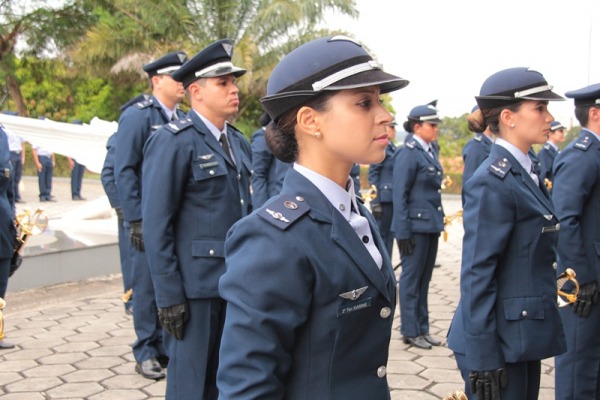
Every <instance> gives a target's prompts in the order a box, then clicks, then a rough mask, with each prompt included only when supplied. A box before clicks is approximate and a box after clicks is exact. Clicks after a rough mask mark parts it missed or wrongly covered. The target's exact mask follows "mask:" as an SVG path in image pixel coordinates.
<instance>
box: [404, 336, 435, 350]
mask: <svg viewBox="0 0 600 400" xmlns="http://www.w3.org/2000/svg"><path fill="white" fill-rule="evenodd" d="M404 343H406V344H410V345H411V346H415V347H418V348H420V349H425V350H429V349H431V345H430V344H429V343H428V342H427V341H426V340H425V339H423V336H416V337H404Z"/></svg>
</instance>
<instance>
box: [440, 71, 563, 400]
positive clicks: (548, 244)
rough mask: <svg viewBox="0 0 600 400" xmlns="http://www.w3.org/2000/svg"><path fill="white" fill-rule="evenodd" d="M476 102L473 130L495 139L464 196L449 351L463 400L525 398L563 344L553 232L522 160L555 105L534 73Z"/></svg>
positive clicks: (539, 186) (549, 209) (543, 196)
mask: <svg viewBox="0 0 600 400" xmlns="http://www.w3.org/2000/svg"><path fill="white" fill-rule="evenodd" d="M476 100H477V104H478V105H479V107H480V111H478V113H479V118H477V120H478V121H479V126H475V128H476V130H478V131H480V132H481V131H483V130H484V129H485V128H486V127H487V126H489V128H490V130H491V131H492V133H493V134H494V135H495V136H496V141H495V142H494V144H493V145H492V148H491V152H490V156H489V158H487V159H486V160H485V161H484V162H483V164H481V166H480V167H479V168H478V169H477V170H476V171H475V174H474V175H473V176H472V177H471V178H470V179H469V180H468V181H467V182H466V183H465V186H464V188H463V196H464V199H465V203H464V214H463V219H464V228H465V234H464V238H463V252H462V269H461V280H460V295H461V297H460V302H459V304H458V307H457V310H456V314H455V315H454V319H453V321H452V325H451V327H450V330H449V334H448V345H449V347H450V348H451V349H452V350H453V351H454V355H455V358H456V361H457V364H458V367H459V368H460V371H461V374H462V376H463V379H464V381H465V392H466V393H467V396H468V398H469V399H471V398H472V399H476V398H477V399H479V400H500V399H503V400H504V399H506V400H508V399H510V400H520V399H523V400H534V399H537V398H538V391H539V385H540V368H541V362H540V360H542V359H545V358H548V357H552V356H555V355H557V354H560V353H563V352H564V351H565V350H566V342H565V336H564V333H563V328H562V323H561V319H560V315H559V311H558V306H557V302H556V276H555V272H554V269H553V265H555V262H556V254H555V244H556V240H557V233H558V231H559V229H561V228H562V224H559V220H558V219H557V216H556V212H555V211H554V207H553V206H552V202H551V200H550V196H549V194H548V192H547V191H546V187H545V185H544V184H543V182H541V181H540V179H539V176H538V175H537V174H536V172H535V170H534V167H533V161H532V160H531V159H530V158H529V157H528V152H529V149H530V148H531V146H532V145H534V144H538V143H539V144H541V143H544V142H545V140H546V136H547V134H548V132H549V131H550V123H551V122H552V120H553V117H552V115H551V114H550V113H549V112H548V102H549V101H553V100H564V99H563V98H562V97H561V96H559V95H557V94H555V93H554V92H552V91H551V86H549V85H548V82H547V81H546V80H545V78H544V77H543V75H542V74H540V73H539V72H536V71H533V70H531V69H529V68H510V69H506V70H502V71H499V72H497V73H495V74H493V75H491V76H490V77H489V78H487V79H486V81H485V82H484V83H483V85H482V87H481V90H480V94H479V96H477V97H476ZM473 122H475V121H473ZM561 230H562V229H561ZM557 376H558V371H557ZM572 377H573V376H572V375H570V376H569V378H572ZM475 396H476V397H475Z"/></svg>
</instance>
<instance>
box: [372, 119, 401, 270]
mask: <svg viewBox="0 0 600 400" xmlns="http://www.w3.org/2000/svg"><path fill="white" fill-rule="evenodd" d="M395 137H396V122H395V121H394V122H392V123H391V124H390V126H389V128H388V139H389V144H388V145H387V147H386V148H385V158H384V159H383V161H382V162H380V163H378V164H371V165H369V186H375V188H376V189H377V197H376V198H375V199H373V201H371V212H372V214H373V217H375V220H376V221H377V225H378V226H379V233H380V234H381V238H382V239H383V242H384V243H385V248H386V249H387V251H388V255H389V256H390V260H391V258H392V250H393V246H394V234H393V233H392V216H393V209H394V204H393V203H392V182H393V180H394V178H393V171H394V164H393V158H394V153H395V152H396V145H395V144H394V138H395Z"/></svg>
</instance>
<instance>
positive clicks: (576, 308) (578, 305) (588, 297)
mask: <svg viewBox="0 0 600 400" xmlns="http://www.w3.org/2000/svg"><path fill="white" fill-rule="evenodd" d="M597 303H598V286H597V285H596V282H590V283H586V284H584V285H581V286H580V287H579V294H578V295H577V300H575V303H573V312H574V313H575V314H577V315H578V316H579V317H588V316H589V315H590V312H591V311H592V305H594V304H597Z"/></svg>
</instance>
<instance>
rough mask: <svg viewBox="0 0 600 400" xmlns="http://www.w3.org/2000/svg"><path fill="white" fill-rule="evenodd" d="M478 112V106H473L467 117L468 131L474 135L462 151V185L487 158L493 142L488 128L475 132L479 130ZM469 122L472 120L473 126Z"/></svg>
mask: <svg viewBox="0 0 600 400" xmlns="http://www.w3.org/2000/svg"><path fill="white" fill-rule="evenodd" d="M478 111H479V106H475V107H474V108H473V110H471V114H469V115H468V116H467V122H468V123H469V130H470V131H471V132H473V133H475V136H474V137H473V138H472V139H471V140H469V141H468V142H467V144H466V145H465V147H464V148H463V151H462V158H463V165H464V169H463V176H462V181H463V185H464V184H465V182H466V181H468V180H469V178H470V177H471V176H473V173H474V172H475V170H476V169H477V168H478V167H479V166H480V165H481V163H482V162H484V161H485V159H486V158H488V156H489V155H490V149H491V148H492V143H493V142H494V140H493V138H492V132H490V129H489V127H488V128H487V129H486V130H485V131H483V132H477V129H479V126H480V124H479V117H480V115H481V113H479V112H478ZM471 120H474V123H473V124H471V122H470V121H471Z"/></svg>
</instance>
